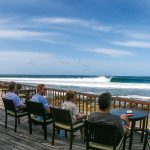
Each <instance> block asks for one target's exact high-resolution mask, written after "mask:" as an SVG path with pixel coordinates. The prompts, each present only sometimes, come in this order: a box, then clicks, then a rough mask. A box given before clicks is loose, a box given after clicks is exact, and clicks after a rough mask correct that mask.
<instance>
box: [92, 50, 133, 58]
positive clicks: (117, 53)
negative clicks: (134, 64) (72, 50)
mask: <svg viewBox="0 0 150 150" xmlns="http://www.w3.org/2000/svg"><path fill="white" fill-rule="evenodd" d="M91 51H92V52H95V53H99V54H104V55H108V56H113V57H114V56H133V53H131V52H128V51H125V50H116V49H108V48H95V49H92V50H91Z"/></svg>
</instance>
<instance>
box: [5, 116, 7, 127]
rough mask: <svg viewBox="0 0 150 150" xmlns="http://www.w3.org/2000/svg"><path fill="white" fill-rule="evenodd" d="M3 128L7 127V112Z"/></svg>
mask: <svg viewBox="0 0 150 150" xmlns="http://www.w3.org/2000/svg"><path fill="white" fill-rule="evenodd" d="M5 128H7V113H6V114H5Z"/></svg>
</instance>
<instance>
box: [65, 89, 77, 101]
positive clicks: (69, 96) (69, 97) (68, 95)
mask: <svg viewBox="0 0 150 150" xmlns="http://www.w3.org/2000/svg"><path fill="white" fill-rule="evenodd" d="M66 100H67V101H75V100H76V92H75V91H68V92H67V93H66Z"/></svg>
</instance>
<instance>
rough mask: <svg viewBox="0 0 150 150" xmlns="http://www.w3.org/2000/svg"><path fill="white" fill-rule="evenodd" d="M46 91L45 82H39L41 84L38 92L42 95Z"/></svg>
mask: <svg viewBox="0 0 150 150" xmlns="http://www.w3.org/2000/svg"><path fill="white" fill-rule="evenodd" d="M45 91H46V88H45V84H39V85H38V86H37V92H38V93H39V94H40V95H45Z"/></svg>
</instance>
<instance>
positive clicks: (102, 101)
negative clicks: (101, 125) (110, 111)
mask: <svg viewBox="0 0 150 150" xmlns="http://www.w3.org/2000/svg"><path fill="white" fill-rule="evenodd" d="M111 101H112V96H111V94H110V93H109V92H106V93H103V94H101V95H100V96H99V99H98V104H99V108H100V109H102V110H105V109H107V108H108V107H109V106H110V105H111Z"/></svg>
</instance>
